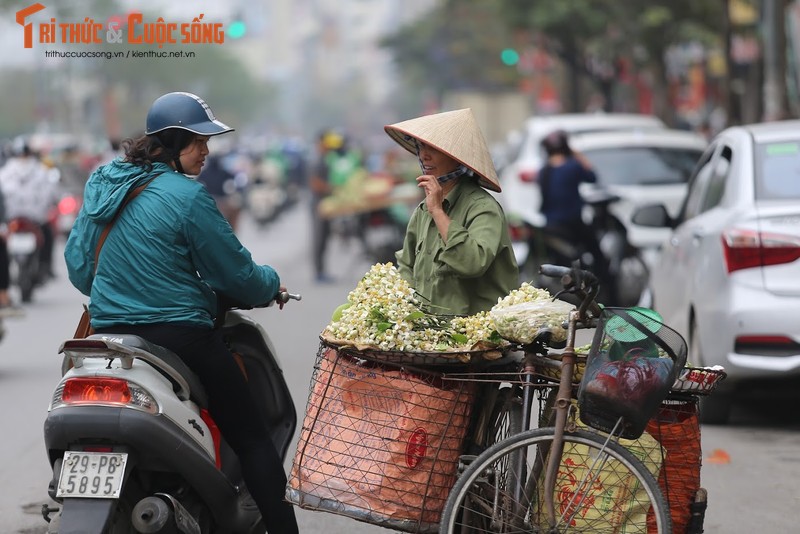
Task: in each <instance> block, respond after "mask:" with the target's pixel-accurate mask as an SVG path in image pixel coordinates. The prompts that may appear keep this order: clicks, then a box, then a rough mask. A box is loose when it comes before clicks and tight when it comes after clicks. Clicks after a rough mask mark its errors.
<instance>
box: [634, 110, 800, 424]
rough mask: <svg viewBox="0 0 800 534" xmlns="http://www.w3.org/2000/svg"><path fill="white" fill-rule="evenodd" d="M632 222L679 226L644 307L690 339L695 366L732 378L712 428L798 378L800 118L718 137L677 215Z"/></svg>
mask: <svg viewBox="0 0 800 534" xmlns="http://www.w3.org/2000/svg"><path fill="white" fill-rule="evenodd" d="M633 222H634V223H636V224H646V225H649V226H668V227H671V228H672V233H671V235H670V237H669V238H668V240H667V241H666V242H664V244H663V248H662V252H661V256H660V260H659V262H658V263H657V265H655V266H654V267H653V269H652V271H651V277H650V290H651V292H650V296H651V297H652V301H651V302H647V299H645V300H643V302H642V304H645V305H648V304H649V305H652V306H653V307H654V308H655V309H656V310H657V311H659V312H660V313H661V314H662V316H663V317H664V319H665V322H666V323H667V324H669V325H670V326H672V327H673V328H675V329H676V330H678V331H679V332H680V333H681V334H683V335H684V336H686V337H687V339H688V340H689V343H690V350H689V361H690V363H692V364H694V365H702V366H714V365H721V366H723V367H724V368H725V371H726V372H727V374H728V377H727V379H726V380H724V381H723V382H722V383H721V385H720V387H719V389H718V390H717V391H716V392H715V393H714V394H713V395H711V396H709V397H706V398H704V399H703V400H702V409H701V417H702V420H703V421H704V422H707V423H725V422H727V420H728V418H729V415H730V408H731V402H732V400H733V394H734V393H735V391H736V390H737V389H738V388H740V387H741V386H742V385H744V384H746V383H748V382H749V383H752V382H755V381H762V380H764V379H766V380H767V381H770V383H771V384H772V385H777V379H785V378H795V379H798V378H800V321H799V320H798V316H797V314H798V312H800V261H798V260H799V259H800V121H782V122H772V123H764V124H754V125H748V126H739V127H731V128H728V129H726V130H724V131H722V132H720V133H719V134H718V135H717V136H716V137H715V138H714V139H713V141H712V143H711V145H710V146H709V148H708V149H707V150H706V151H705V152H704V154H703V156H702V157H701V158H700V160H699V162H698V165H697V167H696V169H695V171H694V173H693V175H692V177H691V179H690V182H689V188H688V192H687V195H686V198H685V200H684V203H683V207H682V208H681V212H680V213H679V215H678V216H677V218H672V217H670V216H669V215H668V213H667V211H666V209H665V208H664V207H663V206H648V207H645V208H642V209H640V210H639V211H637V212H636V213H635V214H634V217H633Z"/></svg>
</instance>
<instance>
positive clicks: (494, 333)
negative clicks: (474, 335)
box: [488, 330, 503, 344]
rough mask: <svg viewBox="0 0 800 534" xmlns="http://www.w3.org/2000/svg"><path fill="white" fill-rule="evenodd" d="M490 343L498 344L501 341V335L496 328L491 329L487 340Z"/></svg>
mask: <svg viewBox="0 0 800 534" xmlns="http://www.w3.org/2000/svg"><path fill="white" fill-rule="evenodd" d="M488 341H490V342H491V343H497V344H500V343H502V342H503V336H501V335H500V334H499V333H498V332H497V330H492V333H491V335H489V340H488Z"/></svg>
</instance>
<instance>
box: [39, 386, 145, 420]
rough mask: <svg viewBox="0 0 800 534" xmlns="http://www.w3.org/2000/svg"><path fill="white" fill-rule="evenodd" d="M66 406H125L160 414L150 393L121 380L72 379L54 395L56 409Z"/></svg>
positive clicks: (53, 405)
mask: <svg viewBox="0 0 800 534" xmlns="http://www.w3.org/2000/svg"><path fill="white" fill-rule="evenodd" d="M65 405H70V406H81V405H84V406H85V405H95V406H124V407H126V408H134V409H137V410H142V411H145V412H148V413H157V412H158V410H159V407H158V403H157V402H156V400H155V398H153V396H152V395H150V393H148V392H147V391H146V390H144V389H143V388H141V387H139V386H137V385H136V384H132V383H130V382H128V381H127V380H122V379H120V378H99V377H79V378H69V379H67V380H66V381H65V382H64V383H63V384H62V385H60V386H59V387H58V388H57V389H56V391H55V393H54V394H53V402H52V407H53V408H57V407H59V406H65Z"/></svg>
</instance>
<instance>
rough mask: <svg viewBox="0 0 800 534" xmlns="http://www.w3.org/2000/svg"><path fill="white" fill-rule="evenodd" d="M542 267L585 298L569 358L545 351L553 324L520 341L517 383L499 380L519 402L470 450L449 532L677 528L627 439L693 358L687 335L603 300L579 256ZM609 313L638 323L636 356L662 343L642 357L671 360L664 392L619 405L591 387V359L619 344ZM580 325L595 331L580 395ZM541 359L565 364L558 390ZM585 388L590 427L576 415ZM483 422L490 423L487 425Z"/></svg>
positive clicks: (443, 524)
mask: <svg viewBox="0 0 800 534" xmlns="http://www.w3.org/2000/svg"><path fill="white" fill-rule="evenodd" d="M541 272H542V273H543V274H545V275H547V276H550V277H556V278H560V279H561V281H562V285H563V287H564V289H563V291H565V292H569V293H571V294H573V295H574V296H576V297H577V299H578V302H579V304H578V305H577V307H576V308H575V309H574V310H573V311H571V312H570V314H569V318H568V321H567V336H566V342H565V343H564V344H563V351H562V352H561V361H560V362H554V361H553V360H551V359H550V358H547V357H545V356H546V355H547V352H548V350H547V349H548V346H551V345H553V343H551V335H550V333H549V332H547V331H542V332H540V333H539V335H538V336H537V338H536V339H535V340H534V342H532V343H530V344H528V345H525V346H523V347H521V348H522V350H523V353H524V357H523V359H522V362H521V364H520V370H519V373H520V377H521V378H520V379H518V380H509V382H508V383H509V385H510V387H504V388H502V389H500V391H501V392H502V391H504V390H505V391H506V392H505V393H502V395H503V397H504V399H503V403H504V404H503V405H508V401H509V399H511V398H513V399H514V400H515V401H516V402H517V404H518V405H519V409H513V410H509V411H507V412H506V413H505V414H503V415H502V416H500V417H499V418H500V419H501V420H504V421H507V425H506V426H504V427H503V429H504V430H503V431H502V432H496V433H495V434H491V432H490V433H489V434H490V436H492V435H493V436H495V437H496V438H497V439H496V440H494V441H495V442H494V443H487V444H488V448H486V449H485V450H484V451H483V452H481V453H480V454H478V455H476V456H473V455H467V456H464V457H462V464H464V469H463V472H462V473H461V474H460V476H459V477H458V479H457V481H456V483H455V485H454V486H453V488H452V490H451V491H450V493H449V496H448V499H447V502H446V504H445V507H444V511H443V513H442V517H441V521H440V532H441V533H442V534H455V533H459V534H465V533H476V534H477V533H480V532H503V533H511V532H536V533H566V532H592V533H598V532H615V533H616V532H625V533H630V532H655V533H669V532H672V521H671V517H670V510H669V506H668V504H667V500H666V498H665V496H664V494H663V493H662V491H661V489H660V487H659V483H658V481H657V479H656V476H654V473H653V472H651V470H650V469H649V468H648V465H647V464H646V461H647V457H646V456H645V458H644V459H643V458H639V457H637V456H636V455H634V453H633V452H631V449H630V445H629V444H628V445H625V444H622V443H621V442H620V441H619V440H620V439H621V438H630V439H634V438H636V437H638V436H639V435H641V434H642V432H643V431H644V426H645V424H646V423H647V420H648V419H649V418H650V415H652V412H653V411H654V410H655V409H657V408H658V405H659V404H660V403H661V401H662V400H663V399H664V397H665V396H666V394H667V393H668V392H669V388H670V386H671V385H672V383H673V382H674V380H675V377H676V374H677V372H678V371H679V370H680V369H681V368H683V366H684V364H685V362H686V353H687V349H686V343H685V341H684V340H683V338H681V337H680V335H679V334H677V333H676V332H674V331H672V330H671V329H669V328H668V327H666V326H663V325H660V323H659V328H660V330H661V331H660V332H659V333H658V334H656V333H655V332H653V331H651V330H655V329H654V328H652V327H653V325H655V321H654V320H652V319H651V318H649V317H646V316H645V317H640V316H635V314H634V312H629V311H624V309H620V310H622V311H620V312H610V311H609V310H610V309H609V308H601V307H600V306H599V305H598V303H597V302H596V301H595V298H596V295H597V292H598V287H599V284H598V281H597V278H596V277H595V276H594V275H593V274H592V273H590V272H588V271H583V270H581V269H579V268H578V267H577V264H576V265H575V266H573V267H572V268H567V267H559V266H554V265H543V266H542V267H541ZM557 296H558V295H557ZM609 314H611V318H613V317H617V318H620V317H621V318H622V319H619V320H617V323H618V324H616V325H614V324H612V327H620V328H623V329H624V327H625V326H626V325H627V326H628V329H629V332H628V334H630V332H634V335H633V336H631V339H627V340H624V342H625V343H627V346H625V347H623V348H624V349H626V350H627V351H634V352H633V353H630V352H628V353H627V354H628V355H630V354H635V355H637V356H635V357H638V356H642V354H641V350H643V347H646V348H648V349H650V350H655V351H656V353H653V354H650V355H649V356H650V357H651V358H652V357H653V356H657V355H658V354H657V353H659V352H660V353H661V356H662V357H661V358H658V357H655V358H654V361H653V362H647V361H643V362H642V363H643V365H657V366H658V365H660V364H664V365H663V369H661V370H660V371H661V375H659V376H658V377H657V378H660V384H659V388H657V389H658V391H653V392H652V393H653V394H652V395H650V396H649V397H648V398H645V399H642V403H641V405H634V406H629V407H627V408H626V409H625V410H622V411H621V412H620V413H614V410H615V409H616V408H618V407H615V406H614V404H615V403H614V402H608V399H603V396H602V395H596V393H598V392H597V391H590V389H591V388H590V387H589V386H587V376H593V375H592V373H596V372H597V369H596V368H592V367H591V366H592V360H593V359H592V356H597V355H599V354H605V355H607V354H608V352H609V347H610V346H612V345H613V340H612V343H609V340H608V339H606V335H605V330H606V328H605V327H607V326H608V321H609V320H611V319H610V318H609ZM626 319H627V321H626ZM620 321H621V322H620ZM581 328H596V330H595V336H594V339H593V342H592V345H591V350H590V357H589V358H588V359H587V364H586V368H585V369H584V372H583V374H584V376H583V379H582V380H581V382H580V386H579V387H578V388H577V389H578V395H576V394H575V391H576V387H575V386H576V383H575V382H574V381H573V377H574V376H575V368H576V363H577V360H578V357H577V355H576V352H575V339H576V332H577V330H578V329H581ZM664 329H665V330H664ZM637 341H638V343H637ZM604 344H605V345H606V346H605V347H604V346H603V345H604ZM604 351H605V352H604ZM665 353H666V358H664V357H663V356H664V354H665ZM667 360H669V365H667ZM630 361H633V360H630ZM542 367H545V368H549V369H551V370H557V371H560V380H559V382H558V388H557V390H555V391H554V387H553V385H552V383H542V381H541V380H539V379H537V369H541V368H542ZM619 367H620V368H621V365H620V366H619ZM554 368H556V369H554ZM662 375H663V376H662ZM594 376H595V378H596V375H594ZM445 379H450V380H469V379H474V376H472V377H471V378H470V377H468V376H467V375H461V376H459V375H458V374H450V375H447V374H445ZM478 379H480V378H478ZM589 383H591V382H589ZM651 389H652V388H651ZM536 392H540V393H543V395H541V397H540V402H541V403H543V404H542V406H541V414H540V417H539V419H540V423H541V426H540V427H539V428H530V422H531V420H532V405H533V401H534V395H535V393H536ZM600 393H602V391H601V392H600ZM576 397H577V398H578V400H579V403H578V404H579V406H580V410H581V411H580V414H579V415H580V419H581V421H582V422H583V423H584V425H583V426H581V425H580V424H579V423H578V422H577V417H576V416H577V415H578V414H576V402H575V400H576ZM499 405H500V403H496V404H493V407H492V411H493V412H496V411H497V406H499ZM609 410H610V411H609ZM592 427H596V428H599V429H601V430H602V431H604V433H601V432H598V431H597V430H595V429H594V428H592ZM476 428H477V429H478V431H479V432H480V431H481V430H480V425H476ZM517 429H519V431H517ZM484 441H485V440H484ZM489 441H491V440H489ZM651 463H652V462H651Z"/></svg>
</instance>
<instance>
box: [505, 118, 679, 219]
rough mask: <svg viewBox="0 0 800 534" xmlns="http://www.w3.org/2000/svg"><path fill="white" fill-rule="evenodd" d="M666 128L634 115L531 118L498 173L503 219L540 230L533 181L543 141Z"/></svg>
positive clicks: (537, 196) (652, 119)
mask: <svg viewBox="0 0 800 534" xmlns="http://www.w3.org/2000/svg"><path fill="white" fill-rule="evenodd" d="M661 128H666V125H665V124H664V122H663V121H661V119H659V118H658V117H655V116H652V115H640V114H635V113H566V114H558V115H543V116H536V117H531V118H529V119H528V120H526V121H525V124H524V126H523V128H522V141H521V142H520V143H519V144H518V151H517V153H516V154H511V155H509V156H508V158H509V159H508V163H507V164H506V165H504V166H503V168H502V169H501V171H500V176H499V179H500V186H501V187H502V188H503V192H502V193H498V194H497V198H498V200H499V202H500V204H501V205H502V206H503V210H504V211H505V213H506V215H507V216H508V217H509V218H510V219H511V220H514V219H520V220H522V221H524V222H526V223H528V224H531V225H533V226H541V225H542V224H543V219H542V215H541V213H539V204H540V196H539V187H538V184H537V181H536V178H537V175H538V173H539V169H541V168H542V165H543V164H544V160H545V155H544V151H543V150H542V147H541V141H542V139H544V137H545V136H546V135H547V134H549V133H551V132H553V131H555V130H564V131H565V132H567V134H568V135H570V136H572V135H573V134H578V133H587V132H601V131H608V130H637V131H641V130H652V129H661Z"/></svg>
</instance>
